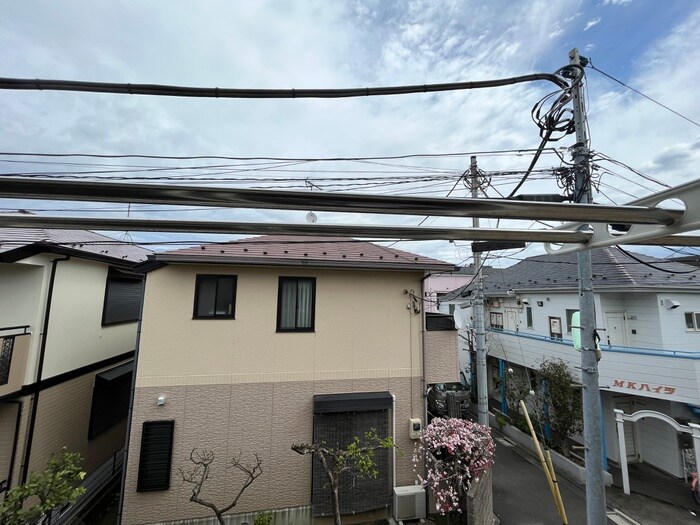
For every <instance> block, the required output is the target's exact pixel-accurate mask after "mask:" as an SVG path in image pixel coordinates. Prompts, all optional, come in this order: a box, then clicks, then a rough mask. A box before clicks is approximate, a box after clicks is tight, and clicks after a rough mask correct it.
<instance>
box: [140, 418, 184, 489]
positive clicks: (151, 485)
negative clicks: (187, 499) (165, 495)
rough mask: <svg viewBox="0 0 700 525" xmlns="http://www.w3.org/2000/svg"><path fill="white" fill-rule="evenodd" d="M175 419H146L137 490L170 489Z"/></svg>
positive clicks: (142, 437)
mask: <svg viewBox="0 0 700 525" xmlns="http://www.w3.org/2000/svg"><path fill="white" fill-rule="evenodd" d="M174 428H175V421H146V422H145V423H144V424H143V434H142V436H141V456H140V458H139V477H138V483H137V485H136V491H137V492H150V491H155V490H168V489H169V488H170V466H171V463H172V457H173V430H174Z"/></svg>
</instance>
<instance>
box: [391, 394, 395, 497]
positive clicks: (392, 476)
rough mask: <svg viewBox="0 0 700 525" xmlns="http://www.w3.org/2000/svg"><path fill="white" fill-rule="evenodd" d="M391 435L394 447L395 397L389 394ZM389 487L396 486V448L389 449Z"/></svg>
mask: <svg viewBox="0 0 700 525" xmlns="http://www.w3.org/2000/svg"><path fill="white" fill-rule="evenodd" d="M391 435H392V436H393V438H394V445H396V396H395V395H394V393H393V392H392V393H391ZM391 465H392V473H391V486H392V487H395V486H396V447H395V446H394V447H392V448H391Z"/></svg>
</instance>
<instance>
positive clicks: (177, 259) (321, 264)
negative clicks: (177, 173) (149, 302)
mask: <svg viewBox="0 0 700 525" xmlns="http://www.w3.org/2000/svg"><path fill="white" fill-rule="evenodd" d="M162 264H225V265H237V266H284V267H293V268H352V269H357V270H394V271H396V270H398V271H413V272H420V271H424V270H439V271H446V270H447V271H452V270H454V268H455V267H454V265H451V264H416V263H400V262H393V261H392V262H374V261H356V260H352V261H322V260H317V259H309V260H304V259H291V258H290V259H269V258H262V257H218V256H202V255H196V256H192V255H181V256H176V255H167V256H159V255H158V254H156V255H155V256H154V257H153V259H149V261H148V262H147V263H143V264H142V265H140V267H141V268H144V267H145V268H147V269H146V270H145V271H152V270H154V269H156V268H157V267H159V266H160V265H162Z"/></svg>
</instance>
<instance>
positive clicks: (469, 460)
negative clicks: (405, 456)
mask: <svg viewBox="0 0 700 525" xmlns="http://www.w3.org/2000/svg"><path fill="white" fill-rule="evenodd" d="M495 450H496V447H495V445H494V443H493V438H492V437H491V430H490V429H489V428H488V427H486V426H483V425H479V424H478V423H474V422H472V421H469V420H466V419H457V418H450V419H445V418H437V419H434V420H433V422H432V423H430V425H428V426H427V427H426V428H425V430H424V431H423V433H422V434H421V438H420V441H419V443H418V447H417V449H416V454H415V455H414V456H413V462H414V464H415V465H416V466H417V467H418V466H419V465H420V464H421V461H425V464H426V467H427V474H426V476H425V478H423V477H421V476H418V478H419V479H420V480H421V482H422V483H423V484H424V485H425V486H428V487H430V488H431V489H432V490H433V494H434V495H435V508H436V510H437V511H438V512H439V513H440V514H445V513H447V512H450V511H453V510H456V511H458V512H461V511H462V501H463V499H464V496H465V495H466V493H467V491H469V487H471V484H472V481H474V480H478V479H479V477H480V476H481V475H482V474H483V473H484V472H486V471H487V470H488V469H490V468H491V466H492V465H493V455H494V452H495Z"/></svg>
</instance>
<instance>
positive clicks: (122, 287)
mask: <svg viewBox="0 0 700 525" xmlns="http://www.w3.org/2000/svg"><path fill="white" fill-rule="evenodd" d="M148 253H150V252H149V251H148V250H144V249H142V248H139V247H136V246H132V245H130V244H126V243H122V242H119V241H116V240H115V239H112V238H109V237H105V236H103V235H98V234H95V233H93V232H89V231H68V230H44V229H0V290H2V293H0V342H1V343H2V347H1V348H0V499H2V498H4V496H5V494H6V492H7V490H9V489H10V488H12V487H15V486H17V485H18V484H20V483H22V482H23V481H25V480H26V478H27V475H28V474H29V473H30V472H32V471H41V470H43V469H44V467H45V465H46V461H47V460H48V459H49V457H50V455H51V454H52V453H53V452H59V451H60V450H61V448H62V447H66V448H67V449H68V450H70V451H75V452H80V453H81V454H82V456H83V458H84V462H83V464H82V467H83V469H84V470H85V471H86V472H87V473H88V475H89V474H91V473H92V472H93V471H95V469H97V468H98V467H99V466H100V465H102V464H103V463H105V462H106V461H107V460H109V459H110V458H112V456H113V455H114V454H115V452H117V451H118V450H120V449H121V448H123V446H124V442H125V438H126V431H125V429H126V415H127V412H128V402H129V390H130V377H131V375H132V373H131V370H132V364H133V355H134V350H135V346H136V333H137V324H138V323H137V320H138V317H139V314H140V304H141V296H142V292H143V279H142V276H139V275H137V274H135V273H133V271H132V270H133V267H134V265H135V264H136V263H137V262H139V261H143V260H145V258H146V256H147V254H148Z"/></svg>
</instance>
